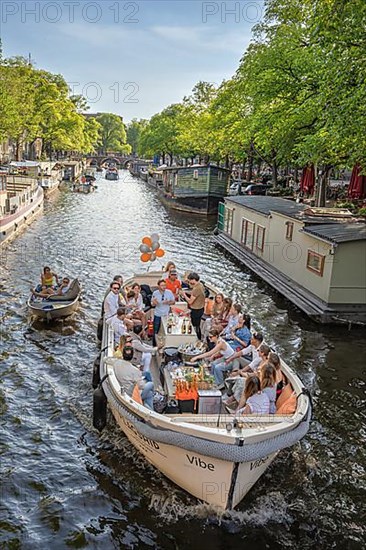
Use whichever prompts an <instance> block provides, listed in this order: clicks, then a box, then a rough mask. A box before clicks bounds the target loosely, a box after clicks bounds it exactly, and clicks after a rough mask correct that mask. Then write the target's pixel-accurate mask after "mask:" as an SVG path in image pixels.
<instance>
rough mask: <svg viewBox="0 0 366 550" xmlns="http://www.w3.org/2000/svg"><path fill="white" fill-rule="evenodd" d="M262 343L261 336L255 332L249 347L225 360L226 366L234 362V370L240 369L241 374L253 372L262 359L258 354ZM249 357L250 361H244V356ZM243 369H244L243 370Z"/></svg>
mask: <svg viewBox="0 0 366 550" xmlns="http://www.w3.org/2000/svg"><path fill="white" fill-rule="evenodd" d="M262 342H263V334H261V333H260V332H256V333H255V334H253V336H252V339H251V341H250V344H249V346H247V347H246V348H244V349H241V350H240V351H238V352H236V353H234V355H232V356H231V357H229V358H228V359H227V360H226V364H228V363H231V362H232V361H235V362H234V369H235V368H239V367H242V372H248V371H249V372H255V371H256V370H257V368H258V367H259V365H260V364H261V362H262V358H261V357H260V355H259V353H258V348H259V346H260V345H261V343H262ZM248 355H251V356H252V358H251V360H250V361H249V360H247V359H245V357H246V356H248ZM243 367H244V368H243Z"/></svg>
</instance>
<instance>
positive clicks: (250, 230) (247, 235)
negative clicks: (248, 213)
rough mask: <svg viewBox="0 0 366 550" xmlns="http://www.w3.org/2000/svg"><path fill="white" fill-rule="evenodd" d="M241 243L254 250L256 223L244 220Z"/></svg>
mask: <svg viewBox="0 0 366 550" xmlns="http://www.w3.org/2000/svg"><path fill="white" fill-rule="evenodd" d="M241 243H242V244H243V245H244V246H246V247H247V248H250V249H251V250H253V243H254V223H253V222H251V221H250V220H246V219H245V218H243V219H242V223H241Z"/></svg>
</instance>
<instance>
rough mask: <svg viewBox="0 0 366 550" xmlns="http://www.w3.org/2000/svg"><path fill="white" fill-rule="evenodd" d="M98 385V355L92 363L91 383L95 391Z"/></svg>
mask: <svg viewBox="0 0 366 550" xmlns="http://www.w3.org/2000/svg"><path fill="white" fill-rule="evenodd" d="M99 384H100V354H99V355H97V357H96V358H95V360H94V363H93V381H92V386H93V389H94V390H95V389H96V388H97V387H98V386H99Z"/></svg>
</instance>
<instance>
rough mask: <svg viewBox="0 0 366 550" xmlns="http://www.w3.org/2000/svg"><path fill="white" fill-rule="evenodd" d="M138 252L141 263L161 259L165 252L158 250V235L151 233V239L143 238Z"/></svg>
mask: <svg viewBox="0 0 366 550" xmlns="http://www.w3.org/2000/svg"><path fill="white" fill-rule="evenodd" d="M140 252H141V256H140V260H141V261H142V262H155V260H156V258H162V257H163V256H164V254H165V250H163V249H162V248H160V243H159V235H158V234H157V233H153V234H152V235H151V237H144V238H143V239H142V244H140Z"/></svg>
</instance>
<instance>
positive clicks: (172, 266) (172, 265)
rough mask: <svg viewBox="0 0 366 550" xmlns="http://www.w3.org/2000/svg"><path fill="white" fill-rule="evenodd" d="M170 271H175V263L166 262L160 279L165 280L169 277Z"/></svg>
mask: <svg viewBox="0 0 366 550" xmlns="http://www.w3.org/2000/svg"><path fill="white" fill-rule="evenodd" d="M172 269H173V270H174V269H175V270H177V268H176V265H175V263H174V262H171V261H169V262H167V264H166V266H165V267H164V272H163V276H162V278H163V279H167V278H168V277H169V275H170V272H171V270H172Z"/></svg>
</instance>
